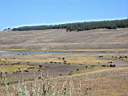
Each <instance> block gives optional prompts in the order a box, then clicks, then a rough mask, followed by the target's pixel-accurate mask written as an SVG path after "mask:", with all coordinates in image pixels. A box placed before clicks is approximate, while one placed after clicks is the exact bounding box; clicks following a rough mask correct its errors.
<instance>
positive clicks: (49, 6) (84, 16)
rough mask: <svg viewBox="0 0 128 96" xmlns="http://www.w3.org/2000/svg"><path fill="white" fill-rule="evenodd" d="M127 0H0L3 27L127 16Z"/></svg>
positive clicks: (0, 22) (0, 21)
mask: <svg viewBox="0 0 128 96" xmlns="http://www.w3.org/2000/svg"><path fill="white" fill-rule="evenodd" d="M127 5H128V0H0V29H4V28H8V27H9V28H14V27H18V26H26V25H45V24H58V23H67V22H80V21H95V20H109V19H110V20H111V19H124V18H128V6H127Z"/></svg>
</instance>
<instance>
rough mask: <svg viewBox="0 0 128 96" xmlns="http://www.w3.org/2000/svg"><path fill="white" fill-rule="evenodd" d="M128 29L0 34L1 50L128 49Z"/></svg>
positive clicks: (36, 31)
mask: <svg viewBox="0 0 128 96" xmlns="http://www.w3.org/2000/svg"><path fill="white" fill-rule="evenodd" d="M127 38H128V28H122V29H111V30H110V29H95V30H88V31H81V32H76V31H74V32H66V30H65V29H50V30H35V31H34V30H33V31H22V32H19V31H12V32H1V33H0V48H1V49H2V48H3V49H4V48H6V49H8V48H32V49H44V50H69V49H77V50H78V49H90V48H91V49H114V48H117V49H122V48H123V49H127V48H128V39H127Z"/></svg>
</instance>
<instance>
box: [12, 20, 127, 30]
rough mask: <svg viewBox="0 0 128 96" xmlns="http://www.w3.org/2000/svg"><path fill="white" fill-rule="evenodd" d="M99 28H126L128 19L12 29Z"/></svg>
mask: <svg viewBox="0 0 128 96" xmlns="http://www.w3.org/2000/svg"><path fill="white" fill-rule="evenodd" d="M99 28H106V29H116V28H128V19H123V20H108V21H94V22H77V23H67V24H58V25H40V26H23V27H18V28H13V29H12V31H29V30H46V29H66V31H67V32H71V31H84V30H91V29H99Z"/></svg>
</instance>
